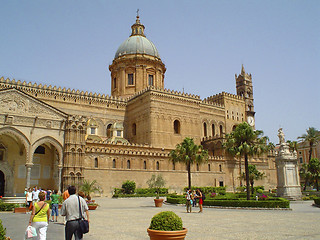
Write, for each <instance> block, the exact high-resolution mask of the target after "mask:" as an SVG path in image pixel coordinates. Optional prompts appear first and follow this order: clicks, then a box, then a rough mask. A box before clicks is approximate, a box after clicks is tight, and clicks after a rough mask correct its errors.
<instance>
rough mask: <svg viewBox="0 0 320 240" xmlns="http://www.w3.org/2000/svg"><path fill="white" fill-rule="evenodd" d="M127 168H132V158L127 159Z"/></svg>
mask: <svg viewBox="0 0 320 240" xmlns="http://www.w3.org/2000/svg"><path fill="white" fill-rule="evenodd" d="M127 169H131V164H130V160H128V161H127Z"/></svg>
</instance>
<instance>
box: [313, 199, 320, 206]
mask: <svg viewBox="0 0 320 240" xmlns="http://www.w3.org/2000/svg"><path fill="white" fill-rule="evenodd" d="M313 201H314V203H315V204H316V205H318V206H320V198H314V199H313Z"/></svg>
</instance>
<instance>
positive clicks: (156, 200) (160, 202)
mask: <svg viewBox="0 0 320 240" xmlns="http://www.w3.org/2000/svg"><path fill="white" fill-rule="evenodd" d="M162 203H163V199H161V198H159V199H156V198H155V199H154V204H155V206H156V207H162Z"/></svg>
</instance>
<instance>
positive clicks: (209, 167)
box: [208, 164, 211, 172]
mask: <svg viewBox="0 0 320 240" xmlns="http://www.w3.org/2000/svg"><path fill="white" fill-rule="evenodd" d="M208 171H209V172H211V165H210V164H208Z"/></svg>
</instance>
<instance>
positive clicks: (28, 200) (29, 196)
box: [26, 188, 32, 212]
mask: <svg viewBox="0 0 320 240" xmlns="http://www.w3.org/2000/svg"><path fill="white" fill-rule="evenodd" d="M31 204H32V191H31V188H29V189H28V191H27V193H26V212H30V208H31ZM31 209H32V208H31Z"/></svg>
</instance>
